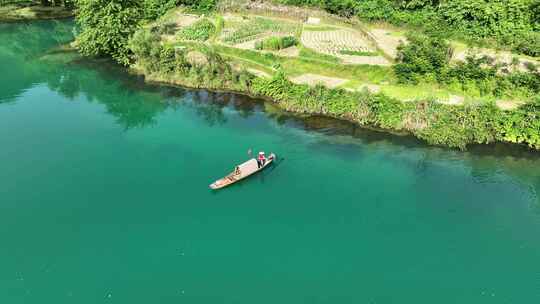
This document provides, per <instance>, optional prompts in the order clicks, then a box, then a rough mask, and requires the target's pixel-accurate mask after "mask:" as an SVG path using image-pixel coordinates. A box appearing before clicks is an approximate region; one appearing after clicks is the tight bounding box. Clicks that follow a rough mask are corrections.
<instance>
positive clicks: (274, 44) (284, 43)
mask: <svg viewBox="0 0 540 304" xmlns="http://www.w3.org/2000/svg"><path fill="white" fill-rule="evenodd" d="M297 44H298V40H297V39H296V38H295V37H292V36H286V37H269V38H266V39H264V40H262V41H257V43H255V49H256V50H270V51H279V50H282V49H286V48H288V47H291V46H293V45H297Z"/></svg>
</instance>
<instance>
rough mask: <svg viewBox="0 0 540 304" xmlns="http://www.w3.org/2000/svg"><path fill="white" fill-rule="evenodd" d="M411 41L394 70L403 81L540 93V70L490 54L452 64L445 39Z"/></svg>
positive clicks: (500, 92)
mask: <svg viewBox="0 0 540 304" xmlns="http://www.w3.org/2000/svg"><path fill="white" fill-rule="evenodd" d="M408 40H409V43H408V44H407V45H401V46H400V47H399V48H398V50H399V54H398V55H399V56H398V63H397V64H395V65H394V71H395V74H396V76H397V77H398V80H399V81H400V82H402V83H414V84H417V83H418V82H420V81H421V80H424V81H429V80H432V81H437V82H439V83H441V84H446V85H451V84H457V85H458V86H460V89H462V90H463V91H469V92H471V91H477V92H478V93H477V94H475V95H477V96H486V95H491V96H496V97H501V96H505V95H506V96H519V95H521V96H525V97H529V98H532V97H533V96H536V95H537V94H539V93H540V72H539V71H538V70H537V68H536V67H534V66H532V65H531V66H529V71H528V72H522V71H519V70H517V69H516V67H515V66H513V64H510V65H508V64H502V63H495V61H494V59H493V58H490V57H488V56H481V57H474V56H468V57H467V58H466V60H465V61H464V62H463V61H460V62H458V63H456V64H453V65H450V58H451V55H452V48H451V47H450V44H449V43H448V42H447V41H445V40H444V39H442V38H438V37H429V36H425V35H410V36H409V37H408Z"/></svg>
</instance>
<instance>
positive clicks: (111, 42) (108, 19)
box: [77, 0, 143, 65]
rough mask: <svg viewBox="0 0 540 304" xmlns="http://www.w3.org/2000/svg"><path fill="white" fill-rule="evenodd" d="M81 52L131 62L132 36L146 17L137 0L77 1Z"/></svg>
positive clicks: (78, 40)
mask: <svg viewBox="0 0 540 304" xmlns="http://www.w3.org/2000/svg"><path fill="white" fill-rule="evenodd" d="M77 6H78V13H77V23H78V25H79V27H80V29H81V32H80V34H79V36H78V37H77V42H78V47H79V51H80V52H81V53H82V54H83V55H86V56H95V55H109V56H112V57H113V58H114V59H115V60H116V61H117V62H119V63H121V64H124V65H127V64H129V62H130V60H129V59H130V50H129V48H128V46H127V44H128V39H129V38H130V37H131V35H133V33H134V32H135V31H136V29H137V27H138V25H139V22H140V21H141V20H142V18H143V11H142V6H141V2H140V1H137V0H77Z"/></svg>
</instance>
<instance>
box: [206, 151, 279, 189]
mask: <svg viewBox="0 0 540 304" xmlns="http://www.w3.org/2000/svg"><path fill="white" fill-rule="evenodd" d="M275 159H276V155H275V154H274V153H270V155H269V156H268V157H267V158H266V162H265V163H264V165H263V166H262V167H260V168H259V166H258V164H257V160H256V159H255V158H252V159H250V160H248V161H247V162H245V163H243V164H241V165H238V166H236V168H235V169H234V171H233V172H231V173H230V174H229V175H227V176H225V177H224V178H222V179H218V180H217V181H215V182H214V183H212V184H211V185H210V188H211V189H214V190H217V189H221V188H224V187H227V186H229V185H232V184H234V183H236V182H237V181H240V180H242V179H244V178H246V177H248V176H250V175H253V174H255V173H257V172H259V171H262V170H263V169H264V168H266V167H268V166H269V165H270V164H271V163H272V162H273V161H274V160H275Z"/></svg>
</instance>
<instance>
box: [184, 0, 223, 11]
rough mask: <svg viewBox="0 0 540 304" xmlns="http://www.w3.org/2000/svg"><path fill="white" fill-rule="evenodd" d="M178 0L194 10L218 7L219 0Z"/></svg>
mask: <svg viewBox="0 0 540 304" xmlns="http://www.w3.org/2000/svg"><path fill="white" fill-rule="evenodd" d="M178 2H179V3H180V4H182V5H185V6H189V7H191V8H192V9H194V10H197V11H203V12H208V11H211V10H213V9H214V8H215V7H216V3H217V0H179V1H178Z"/></svg>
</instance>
